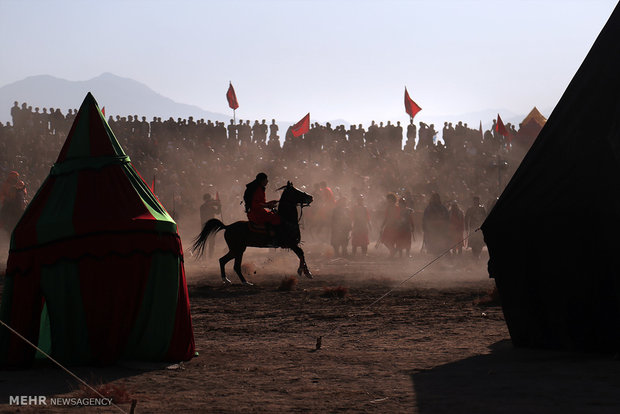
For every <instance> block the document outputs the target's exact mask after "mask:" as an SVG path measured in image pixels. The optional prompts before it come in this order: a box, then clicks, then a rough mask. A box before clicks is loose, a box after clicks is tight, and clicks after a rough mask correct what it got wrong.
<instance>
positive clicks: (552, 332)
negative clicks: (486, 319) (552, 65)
mask: <svg viewBox="0 0 620 414" xmlns="http://www.w3.org/2000/svg"><path fill="white" fill-rule="evenodd" d="M619 39H620V4H619V5H617V6H616V8H615V10H614V12H613V13H612V15H611V17H610V18H609V20H608V22H607V24H606V25H605V27H604V28H603V30H602V31H601V33H600V34H599V36H598V38H597V39H596V41H595V43H594V45H593V46H592V48H591V49H590V52H589V53H588V55H587V56H586V58H585V60H584V61H583V63H582V65H581V67H580V68H579V70H578V71H577V73H576V74H575V76H574V78H573V79H572V81H571V83H570V84H569V86H568V88H567V89H566V91H565V92H564V95H563V96H562V98H561V99H560V101H559V102H558V104H557V106H556V108H555V109H554V111H553V113H552V114H551V115H550V117H549V120H548V121H547V123H546V124H545V126H544V127H543V129H542V131H541V132H540V134H539V135H538V138H537V139H536V141H535V142H534V144H533V145H532V147H531V148H530V150H529V152H528V153H527V154H526V156H525V158H524V159H523V161H522V163H521V165H520V166H519V168H518V169H517V171H516V172H515V174H514V176H513V177H512V179H511V180H510V182H509V183H508V185H507V186H506V188H505V190H504V192H503V193H502V195H501V196H500V198H499V200H498V201H497V203H496V204H495V206H494V208H493V209H492V210H491V212H490V213H489V215H488V217H487V219H486V221H485V222H484V223H483V225H482V231H483V233H484V238H485V241H486V243H487V246H488V249H489V256H490V259H489V265H488V268H489V275H490V276H491V277H492V278H494V279H495V282H496V285H497V288H498V291H499V294H500V298H501V301H502V307H503V311H504V315H505V318H506V323H507V325H508V329H509V332H510V336H511V338H512V341H513V343H514V344H515V345H516V346H527V347H542V348H556V349H558V348H559V349H573V350H584V351H602V352H608V351H613V352H615V351H619V350H620V266H619V265H618V264H617V263H616V259H617V258H618V257H619V256H620V59H618V56H620V42H619V41H618V40H619Z"/></svg>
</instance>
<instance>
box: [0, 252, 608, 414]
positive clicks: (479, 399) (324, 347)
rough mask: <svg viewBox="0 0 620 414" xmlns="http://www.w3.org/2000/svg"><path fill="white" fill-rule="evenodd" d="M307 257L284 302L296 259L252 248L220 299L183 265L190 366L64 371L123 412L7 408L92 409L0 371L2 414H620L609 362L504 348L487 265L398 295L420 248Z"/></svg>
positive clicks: (426, 277)
mask: <svg viewBox="0 0 620 414" xmlns="http://www.w3.org/2000/svg"><path fill="white" fill-rule="evenodd" d="M186 244H187V243H186ZM305 248H306V250H307V252H308V264H309V266H310V268H311V270H312V271H313V273H314V276H315V277H314V279H312V280H309V279H306V278H300V279H298V283H297V284H296V286H295V287H294V289H292V290H290V291H287V290H279V287H280V286H281V283H282V281H283V279H285V278H288V277H290V276H293V275H294V272H295V270H296V268H297V261H296V258H295V257H294V255H293V253H291V252H287V251H273V250H259V249H249V250H248V253H247V254H246V258H245V260H244V262H245V266H244V271H245V273H246V274H247V277H248V279H249V280H251V281H252V282H254V283H255V286H252V287H246V286H242V285H240V284H239V282H238V279H237V278H236V276H234V275H233V274H232V268H230V273H229V276H230V277H231V279H232V280H233V282H234V283H235V284H234V285H232V286H223V285H222V284H221V283H220V278H219V274H218V270H217V268H216V266H215V263H214V260H202V261H196V260H195V259H193V258H191V257H186V272H187V277H188V286H189V294H190V301H191V306H192V308H191V310H192V318H193V324H194V334H195V339H196V348H197V351H198V353H199V355H198V356H197V357H195V358H194V359H192V360H191V361H188V362H184V363H182V364H156V363H153V364H148V363H138V362H120V363H118V364H117V365H115V366H112V367H105V368H93V367H73V368H72V370H73V372H75V373H76V374H77V375H78V376H80V377H81V378H84V379H85V380H87V381H88V382H89V383H91V384H93V385H97V386H102V385H103V386H107V387H108V389H113V390H115V391H114V393H113V394H114V395H115V396H116V397H117V400H118V401H119V403H118V407H68V406H59V405H45V406H44V405H29V406H15V405H9V401H8V400H9V396H15V395H29V396H31V395H37V396H38V395H43V396H47V397H48V398H52V397H58V396H64V397H71V396H73V397H80V398H82V397H86V396H88V393H87V392H86V391H84V390H83V389H81V388H80V387H79V386H78V385H77V382H76V381H75V380H74V379H72V378H71V377H70V376H69V375H68V374H67V373H65V372H63V371H61V370H60V369H57V368H54V367H51V366H41V367H37V368H34V369H30V370H20V371H0V412H22V413H31V412H53V413H61V412H75V413H78V412H105V413H108V412H109V413H113V412H120V411H121V410H123V411H125V412H129V407H130V404H129V401H130V400H131V399H135V400H136V401H137V405H136V409H135V412H137V413H155V412H157V413H159V412H166V413H167V412H172V413H193V412H214V413H228V412H268V413H279V412H308V413H324V412H376V413H520V414H522V413H573V412H574V413H618V412H620V392H619V391H620V363H619V362H618V361H617V360H616V359H615V358H614V356H611V355H583V354H573V353H566V352H552V351H540V350H523V349H515V348H514V347H513V346H512V344H511V342H510V337H509V334H508V330H507V328H506V324H505V322H504V319H503V315H502V310H501V307H500V306H497V305H480V304H477V303H476V302H477V301H478V299H480V298H482V297H484V296H485V295H486V294H487V292H488V291H489V290H490V289H491V288H492V287H493V282H492V280H490V279H489V278H488V275H487V272H486V259H487V257H484V258H483V259H481V260H480V261H478V262H475V261H473V260H472V259H470V258H469V255H470V254H471V253H470V252H466V253H465V257H463V258H459V259H452V258H449V257H444V258H442V259H441V260H439V261H437V262H436V263H434V264H433V265H431V266H429V267H428V268H427V269H426V270H424V271H423V272H422V273H420V274H418V275H417V276H415V277H413V278H411V279H410V280H408V281H406V282H404V283H402V282H403V281H404V280H406V279H407V278H409V277H410V276H411V275H412V274H414V273H415V272H416V271H418V270H419V269H420V268H421V267H422V266H424V265H425V264H426V263H427V262H428V261H430V260H431V259H432V257H431V256H427V255H423V254H421V253H418V251H419V248H418V249H416V250H415V253H414V258H413V259H409V258H403V259H392V260H389V259H387V257H386V256H387V252H386V251H384V250H382V249H379V250H373V251H371V252H370V255H369V256H368V257H365V258H361V257H358V258H351V257H348V258H334V257H332V256H331V254H330V249H329V247H328V246H326V245H319V244H315V245H308V246H305ZM219 251H220V247H219V246H218V253H219ZM485 254H486V253H485ZM231 265H232V264H231ZM3 266H4V265H3ZM390 289H394V291H393V292H392V293H391V294H389V295H387V296H385V297H384V298H382V299H380V300H379V301H378V302H376V303H375V304H373V302H375V301H376V300H377V299H379V298H381V296H382V295H384V294H385V293H386V292H388V291H389V290H390ZM343 294H344V296H343V297H340V296H342V295H343ZM318 337H322V338H321V347H320V349H317V338H318ZM106 384H107V385H106Z"/></svg>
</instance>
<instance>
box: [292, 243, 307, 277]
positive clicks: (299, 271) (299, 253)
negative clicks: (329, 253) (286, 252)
mask: <svg viewBox="0 0 620 414" xmlns="http://www.w3.org/2000/svg"><path fill="white" fill-rule="evenodd" d="M291 250H292V251H293V252H295V254H296V255H297V257H299V267H298V268H297V274H298V275H299V276H301V274H302V273H303V274H304V276H306V277H307V278H308V279H312V273H310V269H308V265H307V264H306V258H305V257H304V251H303V250H302V249H301V247H299V246H294V247H291Z"/></svg>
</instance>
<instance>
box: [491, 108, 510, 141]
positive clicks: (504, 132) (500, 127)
mask: <svg viewBox="0 0 620 414" xmlns="http://www.w3.org/2000/svg"><path fill="white" fill-rule="evenodd" d="M495 130H496V131H497V132H498V133H499V134H500V135H501V136H503V137H504V138H508V136H509V135H510V133H509V132H508V130H507V129H506V127H505V126H504V123H503V122H502V118H500V117H499V114H497V124H496V125H495Z"/></svg>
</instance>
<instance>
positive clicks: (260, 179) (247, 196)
mask: <svg viewBox="0 0 620 414" xmlns="http://www.w3.org/2000/svg"><path fill="white" fill-rule="evenodd" d="M268 182H269V180H268V179H267V174H265V173H263V172H261V173H258V174H257V175H256V179H255V180H254V181H252V182H251V183H249V184H247V185H246V189H245V193H244V194H243V200H244V201H245V212H246V213H247V215H248V220H249V221H250V222H252V223H254V224H257V225H267V224H270V225H271V226H279V225H280V223H281V220H280V215H279V214H278V213H276V212H274V211H271V210H267V209H271V208H273V207H275V205H276V204H277V203H278V202H277V201H276V200H271V201H266V198H265V187H267V183H268Z"/></svg>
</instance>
